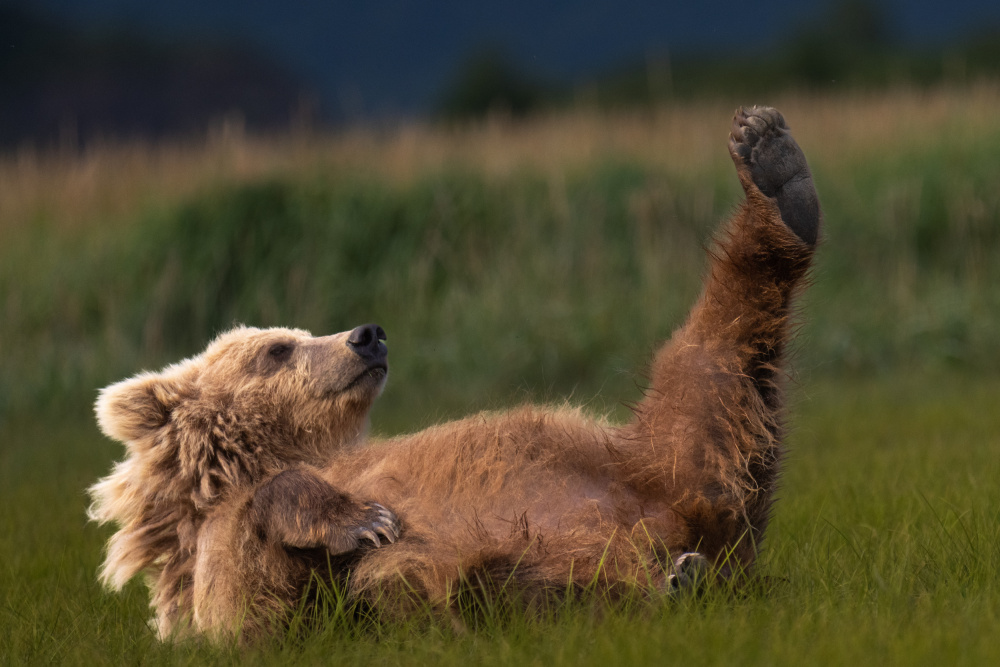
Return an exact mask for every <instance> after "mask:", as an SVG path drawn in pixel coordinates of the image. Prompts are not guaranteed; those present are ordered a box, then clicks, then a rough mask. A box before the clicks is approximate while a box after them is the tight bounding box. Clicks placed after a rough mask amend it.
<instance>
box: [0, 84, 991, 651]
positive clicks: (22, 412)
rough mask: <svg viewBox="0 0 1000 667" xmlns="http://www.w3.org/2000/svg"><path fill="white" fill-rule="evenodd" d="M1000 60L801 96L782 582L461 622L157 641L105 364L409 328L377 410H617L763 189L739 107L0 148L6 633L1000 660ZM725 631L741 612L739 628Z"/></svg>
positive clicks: (772, 565)
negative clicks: (286, 330)
mask: <svg viewBox="0 0 1000 667" xmlns="http://www.w3.org/2000/svg"><path fill="white" fill-rule="evenodd" d="M998 102H1000V88H998V87H997V86H996V85H994V84H990V83H981V84H976V85H969V86H962V87H958V88H947V87H944V88H934V89H931V90H916V89H897V90H894V91H892V93H891V94H885V93H878V94H876V93H871V94H863V93H853V94H846V93H841V94H837V95H833V94H829V95H827V94H816V95H798V96H793V95H785V96H783V97H780V98H778V99H775V100H772V103H774V104H776V105H777V106H779V107H780V108H781V109H782V110H783V111H784V112H785V113H786V116H787V117H788V119H789V122H790V124H791V125H792V127H793V128H794V130H795V133H796V136H797V137H798V138H799V140H800V143H801V144H802V146H803V147H804V149H805V150H806V152H807V155H808V156H809V158H810V161H811V164H812V166H813V169H814V172H815V176H816V180H817V184H818V187H819V190H820V194H821V198H822V202H823V205H824V209H825V213H826V230H825V237H826V239H825V243H824V245H823V247H822V250H821V252H820V258H819V262H818V265H817V267H816V271H815V273H814V284H813V286H812V287H811V289H810V291H809V292H808V294H807V296H806V298H805V299H804V300H803V302H802V319H803V325H802V329H801V336H800V339H799V341H800V342H799V345H798V351H797V356H796V364H795V367H796V373H795V379H794V382H793V383H792V390H791V393H792V396H793V411H792V414H793V427H794V428H793V431H792V436H791V438H790V440H791V442H790V448H791V451H792V454H791V456H790V458H789V461H788V467H787V470H788V473H787V475H786V479H785V482H784V485H783V489H782V494H781V495H782V496H783V500H782V501H781V503H780V504H779V505H778V509H777V514H776V520H775V523H774V526H773V530H772V531H771V533H770V535H769V542H768V549H767V551H766V553H765V555H764V558H763V561H762V568H761V569H762V572H763V573H764V574H766V575H768V576H770V577H771V578H772V583H773V585H772V586H769V587H768V588H767V590H765V591H761V592H759V593H754V594H752V595H750V596H748V597H745V598H740V599H735V600H734V599H732V598H729V597H725V596H716V597H712V596H710V597H709V599H707V600H704V601H693V602H691V603H685V604H681V605H679V606H670V607H654V608H651V609H646V608H642V609H634V610H627V611H624V612H622V613H616V614H610V615H605V616H594V615H592V614H590V613H587V612H586V610H583V611H575V612H571V613H567V614H565V615H563V616H561V617H559V618H557V619H554V620H552V621H548V622H543V623H534V622H530V621H527V620H523V619H522V620H520V621H515V622H513V623H512V624H509V625H506V626H502V627H501V626H497V627H493V628H487V629H485V630H483V631H482V632H478V633H471V634H467V635H462V636H456V635H454V634H453V633H452V631H451V630H450V629H448V628H446V627H439V626H438V625H435V624H431V626H429V627H428V626H425V625H421V626H403V627H398V626H392V627H381V628H374V629H373V628H360V629H359V628H351V627H344V626H342V625H336V626H330V627H329V628H328V629H327V630H326V631H321V632H319V633H317V634H314V635H310V636H308V637H307V638H305V639H294V638H288V639H279V640H276V641H275V643H274V644H273V645H268V646H265V647H261V648H260V649H259V650H256V651H253V652H250V653H249V654H238V653H235V652H231V651H228V650H227V649H212V648H209V647H205V646H200V645H189V646H181V647H168V646H161V645H158V644H156V642H155V641H154V640H153V639H152V637H151V635H150V633H149V631H148V629H147V628H146V627H145V626H144V619H145V617H146V611H145V609H144V607H145V605H146V603H147V596H146V593H145V591H144V590H143V588H142V586H141V585H139V584H138V583H134V584H132V585H130V586H129V588H128V589H127V590H126V593H125V595H123V596H116V595H109V594H107V593H105V592H102V591H101V590H100V589H99V587H98V586H97V584H96V581H95V572H96V568H97V564H98V562H99V560H100V558H101V545H102V543H103V542H104V540H106V538H107V536H108V530H106V529H98V528H96V527H94V526H92V525H88V524H86V522H85V517H84V507H85V505H86V498H85V496H84V489H85V487H86V486H87V485H88V484H90V483H92V482H93V481H94V480H95V479H96V478H97V477H98V476H99V475H101V474H103V473H104V472H105V471H107V469H108V468H109V466H110V463H111V461H112V460H113V459H114V458H116V457H118V456H120V452H121V449H120V446H119V445H116V444H114V443H111V442H108V441H106V440H104V439H102V438H101V437H100V435H99V434H98V433H97V431H96V427H95V426H94V424H93V421H92V418H91V417H90V415H89V406H90V404H91V402H92V400H93V398H94V396H95V392H96V390H97V389H98V388H99V387H101V386H103V385H105V384H107V383H109V382H112V381H115V380H117V379H120V378H122V377H124V376H127V375H130V374H132V373H134V372H136V371H138V370H139V369H141V368H157V367H160V366H161V365H163V364H166V363H169V362H172V361H176V360H177V359H179V358H180V357H182V356H187V355H190V354H193V353H196V352H198V351H199V350H201V349H202V348H203V347H204V345H205V343H206V342H207V340H208V339H210V338H211V337H212V336H213V335H215V334H216V333H218V332H220V331H222V330H224V329H225V328H227V327H229V326H230V325H231V324H233V323H234V322H245V323H248V324H255V325H261V326H269V325H279V324H280V325H291V326H300V327H305V328H308V329H311V330H312V331H313V332H314V333H317V334H319V333H329V332H333V331H339V330H343V329H347V328H349V327H351V326H354V325H356V324H359V323H362V322H366V321H377V322H379V323H380V324H382V325H383V326H384V327H385V328H386V330H387V331H388V335H389V344H390V349H391V355H390V357H391V358H390V363H391V366H392V372H391V375H390V382H389V388H388V389H387V391H386V393H385V395H384V396H383V398H382V399H380V403H379V404H378V406H377V407H376V410H375V413H374V429H375V431H376V432H378V433H380V434H389V433H395V432H399V431H405V430H412V429H416V428H419V427H421V426H423V425H426V424H429V423H433V422H435V421H438V420H440V419H442V418H446V417H450V416H454V415H458V414H463V413H466V412H468V411H471V410H477V409H484V408H500V407H503V406H506V405H511V404H515V403H518V402H522V401H525V400H560V399H561V398H563V397H565V396H570V397H571V398H572V400H573V401H574V402H577V403H582V404H584V405H586V406H588V408H590V409H592V410H593V411H595V412H601V413H610V414H611V415H612V417H616V418H620V417H623V416H624V414H626V410H625V409H624V408H623V407H622V406H623V404H624V403H626V402H628V401H631V400H634V399H635V398H636V397H637V396H638V395H639V389H638V388H639V387H641V386H642V384H643V378H642V368H643V364H644V361H645V360H646V359H647V358H648V355H649V353H650V352H651V351H652V349H653V348H654V346H655V345H656V343H657V341H659V340H661V339H663V338H665V337H666V336H668V335H669V333H670V331H671V329H672V328H673V327H675V326H677V325H678V324H679V323H680V322H681V320H682V318H683V316H684V314H685V312H686V309H687V308H688V306H689V305H690V303H691V301H692V300H693V299H694V298H695V297H696V295H697V291H698V287H699V284H700V277H701V272H702V270H703V267H704V259H703V257H704V252H703V248H704V246H705V245H707V244H708V243H709V242H710V238H711V234H712V232H713V230H714V229H716V228H717V225H718V224H719V222H720V221H721V220H723V219H724V218H725V217H726V215H727V213H728V212H729V210H730V209H731V208H732V207H733V205H734V204H735V203H736V202H737V201H738V197H739V188H738V184H737V182H736V179H735V177H734V175H733V172H732V167H731V165H730V164H729V158H728V155H727V154H726V150H725V138H726V132H727V130H728V122H729V117H730V114H731V112H732V108H733V107H734V106H735V103H736V102H735V101H733V100H728V99H722V100H711V99H702V100H700V101H691V102H688V103H685V104H682V105H670V106H657V107H652V108H648V109H646V110H643V111H618V112H599V111H596V110H590V111H586V110H583V111H579V110H578V111H570V112H566V113H562V114H558V115H552V116H541V117H535V118H533V119H529V120H526V121H523V122H519V123H508V122H504V121H502V120H498V119H497V118H493V119H490V120H486V121H483V122H481V123H478V124H472V125H464V126H456V127H452V128H448V129H444V128H440V127H438V128H435V127H424V126H419V125H413V126H408V127H404V128H400V129H399V130H397V131H392V132H387V131H383V132H375V131H358V132H354V133H346V134H340V135H335V136H333V135H330V136H319V135H306V134H302V135H290V136H283V137H277V138H270V139H267V138H259V137H249V136H244V135H242V134H241V133H239V132H238V131H237V132H233V131H228V132H227V131H221V132H220V133H219V134H218V135H216V136H213V137H212V139H211V140H210V141H208V142H207V143H202V144H167V143H161V144H156V145H143V144H138V143H131V144H125V145H111V144H106V145H95V146H92V147H90V148H88V149H87V151H86V152H84V153H80V154H77V153H65V154H59V153H41V154H40V153H34V152H30V151H22V152H21V153H16V154H10V155H8V156H6V157H3V158H0V235H2V238H3V243H2V244H0V350H2V351H3V353H4V361H3V363H2V364H0V443H2V445H0V505H2V506H3V507H5V508H7V510H6V511H5V512H3V513H0V627H2V628H3V631H2V632H0V658H2V659H3V661H5V662H12V663H15V662H16V663H20V662H32V661H33V662H60V663H61V662H80V663H82V662H93V661H95V660H96V661H99V662H116V663H120V662H126V661H127V662H142V661H151V662H204V661H206V660H212V661H221V662H229V661H233V662H235V661H237V660H240V661H250V662H268V661H271V660H278V659H280V660H281V661H282V662H290V661H291V662H296V661H298V662H315V661H319V660H322V661H324V662H327V661H332V660H361V659H364V660H366V661H371V660H376V661H379V662H393V663H420V664H423V663H426V662H428V661H436V662H442V663H449V662H454V663H457V662H466V661H468V660H473V661H475V662H482V663H510V662H517V663H524V662H528V661H535V662H540V663H572V664H577V663H584V662H592V663H599V662H606V661H607V660H610V659H623V660H629V661H635V662H640V661H642V662H645V661H650V662H651V661H653V660H657V661H663V659H664V658H666V659H667V660H668V661H676V662H678V663H681V662H690V661H692V660H694V659H697V660H699V661H701V662H706V663H709V664H713V663H717V664H724V663H725V664H728V663H732V662H733V661H738V662H743V663H759V664H775V663H779V662H780V663H802V662H806V661H808V662H816V661H819V660H824V661H836V662H848V661H858V660H864V661H866V662H867V661H871V660H874V659H879V660H884V661H890V662H906V663H919V662H935V663H940V662H947V663H955V662H958V661H968V662H984V661H987V660H991V659H992V660H995V659H996V658H997V653H998V652H1000V650H998V649H997V648H996V644H995V642H993V641H992V640H991V637H992V634H993V629H994V628H995V627H996V623H997V620H998V617H1000V590H998V589H997V586H996V584H995V581H996V579H997V574H998V565H1000V551H998V549H997V547H996V544H997V543H998V537H1000V535H998V532H1000V528H998V526H1000V522H998V519H1000V515H998V510H997V508H998V507H1000V503H998V500H1000V489H998V487H997V485H996V484H995V480H996V479H997V478H998V472H1000V471H998V470H997V461H998V454H1000V416H998V414H997V411H996V410H994V409H993V408H994V407H995V406H996V404H997V396H998V393H997V392H998V390H1000V373H998V371H1000V290H998V289H997V285H1000V263H998V262H997V258H998V257H1000V189H998V188H997V184H998V182H1000V157H998V155H1000V129H998V128H997V126H996V124H995V109H996V108H997V104H998ZM722 638H724V640H723V639H722Z"/></svg>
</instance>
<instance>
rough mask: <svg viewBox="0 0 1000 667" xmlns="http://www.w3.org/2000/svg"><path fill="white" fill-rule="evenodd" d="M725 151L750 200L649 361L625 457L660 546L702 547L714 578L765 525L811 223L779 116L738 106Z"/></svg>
mask: <svg viewBox="0 0 1000 667" xmlns="http://www.w3.org/2000/svg"><path fill="white" fill-rule="evenodd" d="M729 150H730V154H731V156H732V159H733V162H734V163H735V166H736V171H737V175H738V177H739V179H740V182H741V184H742V185H743V189H744V192H745V194H746V199H745V201H744V202H743V203H742V204H741V206H740V208H739V209H738V210H737V212H736V214H735V215H734V216H733V218H732V220H731V221H730V222H729V224H728V225H727V227H726V228H725V230H724V231H723V233H722V235H721V236H720V238H719V240H718V242H717V244H716V247H715V249H714V251H713V252H712V255H711V267H710V270H709V274H708V277H707V279H706V281H705V286H704V289H703V292H702V295H701V297H700V298H699V300H698V302H697V304H696V305H695V306H694V308H693V309H692V311H691V313H690V315H689V316H688V319H687V321H686V322H685V324H684V326H683V327H682V328H680V329H679V330H678V331H676V332H675V333H674V335H673V337H672V338H671V340H670V341H668V342H667V343H666V344H665V345H664V346H663V348H662V349H661V350H660V351H659V352H658V353H657V355H656V357H655V359H654V362H653V365H652V369H651V380H652V382H651V385H652V386H651V387H650V389H649V391H648V393H647V396H646V398H645V399H644V400H643V401H642V402H641V403H640V404H639V405H638V406H637V407H636V410H635V413H636V419H635V421H634V422H633V423H632V424H630V425H629V426H627V427H626V428H625V429H623V435H624V437H623V442H625V443H627V444H626V445H625V450H626V451H625V452H623V456H622V459H621V460H622V466H623V469H624V471H625V477H626V479H628V480H630V484H631V486H632V487H633V488H634V489H636V490H637V492H638V493H640V494H641V495H643V496H645V497H646V498H648V499H649V502H650V507H655V508H656V510H654V511H653V512H652V514H654V516H655V517H656V519H658V521H657V520H655V519H654V520H652V521H651V522H650V524H649V525H650V526H653V527H654V531H655V532H656V533H657V537H658V538H659V539H660V540H662V542H663V545H664V546H665V547H666V549H667V550H668V551H669V552H670V553H672V554H673V555H674V556H676V555H677V554H680V553H684V552H698V553H701V554H704V555H705V556H706V557H707V558H708V560H709V561H710V562H713V563H715V564H716V565H717V566H719V567H720V568H721V569H720V571H721V573H722V574H726V573H728V572H729V571H731V570H732V569H734V567H735V568H736V569H746V568H748V567H749V566H750V565H751V564H752V563H753V560H754V558H755V556H756V552H757V548H758V545H759V542H760V540H761V538H762V537H763V533H764V529H765V528H766V525H767V522H768V517H769V514H770V507H771V502H772V497H773V491H774V485H775V482H776V479H777V474H778V466H779V463H780V458H781V441H782V437H783V417H782V391H781V386H782V373H783V363H784V354H785V351H786V347H787V345H788V342H789V338H790V334H791V329H792V326H791V322H790V320H791V316H792V300H793V298H794V296H795V294H796V292H797V290H798V288H799V287H800V285H801V283H802V282H803V279H804V277H805V275H806V272H807V270H808V268H809V264H810V261H811V258H812V255H813V251H814V248H815V244H816V241H817V238H818V236H819V226H820V212H819V200H818V198H817V195H816V190H815V188H814V186H813V181H812V176H811V173H810V171H809V167H808V165H807V163H806V159H805V156H804V155H803V153H802V151H801V149H800V148H799V146H798V144H797V143H796V142H795V140H794V139H793V138H792V137H791V135H790V134H789V131H788V127H787V126H786V124H785V121H784V118H783V117H782V116H781V114H780V113H779V112H778V111H777V110H775V109H772V108H769V107H752V108H748V109H747V108H743V109H739V110H737V112H736V115H735V118H734V119H733V125H732V132H731V135H730V139H729ZM657 526H659V527H660V528H659V530H657V529H656V527H657Z"/></svg>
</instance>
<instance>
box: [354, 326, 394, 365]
mask: <svg viewBox="0 0 1000 667" xmlns="http://www.w3.org/2000/svg"><path fill="white" fill-rule="evenodd" d="M385 340H386V337H385V330H384V329H383V328H382V327H380V326H379V325H377V324H363V325H361V326H360V327H358V328H356V329H354V330H353V331H351V333H350V335H349V336H348V337H347V346H348V347H349V348H351V349H352V350H354V353H355V354H357V355H358V356H359V357H361V359H362V360H363V361H364V362H365V363H367V364H368V366H369V367H372V366H385V360H386V357H387V356H388V354H389V348H387V347H386V345H385Z"/></svg>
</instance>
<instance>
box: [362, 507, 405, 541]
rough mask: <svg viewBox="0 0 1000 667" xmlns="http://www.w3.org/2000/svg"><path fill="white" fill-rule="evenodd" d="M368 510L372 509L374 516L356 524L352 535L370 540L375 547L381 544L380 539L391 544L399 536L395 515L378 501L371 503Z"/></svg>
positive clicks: (397, 521)
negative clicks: (368, 520) (364, 522)
mask: <svg viewBox="0 0 1000 667" xmlns="http://www.w3.org/2000/svg"><path fill="white" fill-rule="evenodd" d="M368 511H369V512H372V511H374V513H375V515H376V516H375V517H374V518H373V519H372V520H371V521H370V522H369V523H367V524H365V525H361V526H358V527H357V528H356V529H355V531H354V536H355V537H356V538H357V539H358V540H362V539H365V540H370V541H371V542H372V543H373V544H374V545H375V547H376V548H379V547H381V546H382V540H380V539H379V536H381V537H382V539H385V540H386V541H387V542H388V543H389V544H392V543H394V542H395V541H396V539H397V538H398V537H399V532H400V528H399V520H398V519H397V518H396V515H395V514H394V513H393V512H392V511H391V510H389V509H387V508H385V507H384V506H382V505H380V504H378V503H372V504H371V505H369V507H368Z"/></svg>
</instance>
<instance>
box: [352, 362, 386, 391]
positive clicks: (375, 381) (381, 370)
mask: <svg viewBox="0 0 1000 667" xmlns="http://www.w3.org/2000/svg"><path fill="white" fill-rule="evenodd" d="M388 374H389V367H388V366H387V365H386V364H373V365H372V366H369V367H368V368H366V369H365V370H363V371H361V372H360V373H358V376H357V377H355V378H354V379H353V380H351V381H350V383H348V385H347V386H346V387H344V389H343V391H350V390H351V389H354V388H355V387H360V386H365V385H368V386H373V387H374V386H378V385H379V384H381V383H382V381H383V380H385V377H386V375H388Z"/></svg>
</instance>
